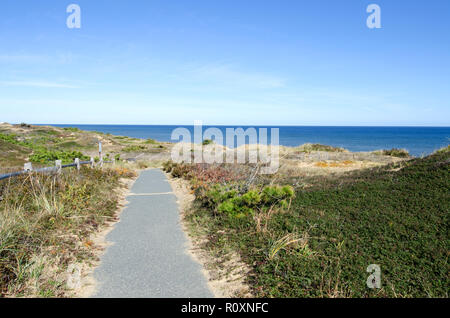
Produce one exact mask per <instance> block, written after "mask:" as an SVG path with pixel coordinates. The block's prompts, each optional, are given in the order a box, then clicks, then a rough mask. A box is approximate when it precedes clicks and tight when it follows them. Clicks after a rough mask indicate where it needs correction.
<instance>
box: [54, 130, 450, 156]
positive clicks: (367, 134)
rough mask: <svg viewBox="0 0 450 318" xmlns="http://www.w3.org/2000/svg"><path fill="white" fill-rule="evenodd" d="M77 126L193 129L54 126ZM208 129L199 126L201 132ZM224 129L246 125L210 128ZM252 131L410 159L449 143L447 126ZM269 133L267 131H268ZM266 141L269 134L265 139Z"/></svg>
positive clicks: (158, 133)
mask: <svg viewBox="0 0 450 318" xmlns="http://www.w3.org/2000/svg"><path fill="white" fill-rule="evenodd" d="M54 126H59V127H77V128H79V129H83V130H90V131H98V132H103V133H110V134H113V135H121V136H128V137H135V138H153V139H156V140H158V141H172V142H173V141H174V140H171V134H172V131H173V130H174V129H175V128H178V127H184V128H187V129H189V130H190V131H191V132H193V126H162V125H161V126H159V125H148V126H147V125H54ZM209 127H211V126H203V130H205V129H207V128H209ZM214 127H217V128H219V129H220V130H222V132H223V134H224V136H225V129H226V128H237V127H242V128H244V129H247V128H248V126H214ZM254 127H255V128H279V129H280V145H284V146H299V145H302V144H304V143H307V142H310V143H320V144H325V145H330V146H335V147H343V148H345V149H348V150H350V151H373V150H379V149H391V148H403V149H406V150H408V151H409V152H410V154H411V155H414V156H422V155H428V154H430V153H432V152H433V151H435V150H437V149H439V148H442V147H444V146H447V145H448V144H450V127H328V126H279V127H271V126H254ZM268 131H269V132H270V129H268ZM268 140H269V142H270V134H269V137H268Z"/></svg>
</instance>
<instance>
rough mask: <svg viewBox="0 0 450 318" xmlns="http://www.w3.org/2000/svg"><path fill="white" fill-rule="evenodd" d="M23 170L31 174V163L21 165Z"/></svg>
mask: <svg viewBox="0 0 450 318" xmlns="http://www.w3.org/2000/svg"><path fill="white" fill-rule="evenodd" d="M23 170H24V171H27V172H31V171H33V165H32V164H31V162H27V163H25V164H24V165H23Z"/></svg>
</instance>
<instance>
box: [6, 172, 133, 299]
mask: <svg viewBox="0 0 450 318" xmlns="http://www.w3.org/2000/svg"><path fill="white" fill-rule="evenodd" d="M134 175H135V174H134V172H132V171H131V170H124V169H122V168H104V169H103V170H100V169H89V168H83V169H82V170H81V171H80V172H79V173H77V172H76V171H75V170H66V171H63V173H62V174H61V175H54V176H51V175H38V174H30V175H26V176H22V177H20V178H15V179H10V180H5V181H3V182H1V183H0V197H1V200H0V229H1V230H0V278H1V279H0V292H1V295H3V296H7V297H28V296H34V297H36V296H37V297H61V296H67V295H69V294H70V293H69V290H68V288H67V285H66V281H67V272H66V271H67V268H68V266H69V265H70V264H74V263H85V262H88V263H89V262H90V260H92V258H93V256H94V253H93V248H94V247H93V244H92V242H91V241H90V240H89V236H90V234H91V233H93V232H96V231H98V230H99V228H100V227H101V226H102V225H103V224H104V223H105V222H106V221H110V220H113V219H114V218H115V213H116V210H117V204H118V194H117V190H118V189H119V188H120V181H119V180H120V178H124V177H126V178H130V177H132V176H134Z"/></svg>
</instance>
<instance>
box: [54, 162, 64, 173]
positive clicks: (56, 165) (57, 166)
mask: <svg viewBox="0 0 450 318" xmlns="http://www.w3.org/2000/svg"><path fill="white" fill-rule="evenodd" d="M55 167H56V173H57V174H60V173H61V170H62V161H61V160H56V161H55Z"/></svg>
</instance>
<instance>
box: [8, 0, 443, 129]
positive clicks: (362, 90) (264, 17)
mask: <svg viewBox="0 0 450 318" xmlns="http://www.w3.org/2000/svg"><path fill="white" fill-rule="evenodd" d="M71 3H76V4H78V5H79V6H80V7H81V23H82V26H81V29H68V28H67V26H66V19H67V17H68V13H66V7H67V6H68V5H69V4H71ZM371 3H376V4H378V5H379V6H380V7H381V23H382V28H381V29H369V28H367V26H366V19H367V17H368V15H369V14H368V13H366V7H367V6H368V5H369V4H371ZM449 33H450V1H448V0H442V1H438V0H429V1H423V0H414V1H413V0H409V1H403V0H396V1H381V0H373V1H364V0H341V1H337V0H330V1H325V0H314V1H313V0H310V1H300V0H293V1H287V0H280V1H261V0H258V1H257V0H244V1H243V0H240V1H237V0H215V1H210V0H209V1H203V0H178V1H175V0H172V1H167V0H165V1H159V0H158V1H155V0H151V1H150V0H145V1H144V0H133V1H130V0H129V1H123V0H117V1H106V0H95V1H92V0H89V1H88V0H71V1H63V0H53V1H51V0H40V1H32V0H28V1H25V0H2V1H1V3H0V70H1V71H0V121H6V122H15V123H17V122H29V123H55V124H56V123H60V124H62V123H73V124H192V123H193V121H194V120H203V122H204V123H205V124H217V125H219V124H221V125H227V124H228V125H233V124H236V125H418V126H427V125H429V126H434V125H439V126H449V125H450V89H449V88H450V36H449Z"/></svg>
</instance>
